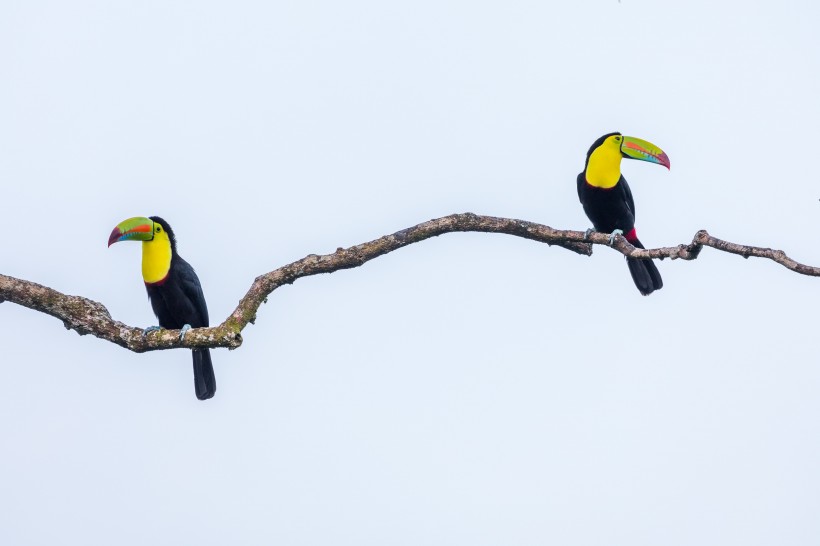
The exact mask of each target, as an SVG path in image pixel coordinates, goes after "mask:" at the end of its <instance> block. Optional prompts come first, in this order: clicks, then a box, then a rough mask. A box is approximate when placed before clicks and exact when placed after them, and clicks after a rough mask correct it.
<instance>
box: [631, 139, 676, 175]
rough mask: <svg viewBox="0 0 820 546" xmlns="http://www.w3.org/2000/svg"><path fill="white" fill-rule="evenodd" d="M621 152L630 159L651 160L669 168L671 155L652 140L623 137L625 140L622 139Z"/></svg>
mask: <svg viewBox="0 0 820 546" xmlns="http://www.w3.org/2000/svg"><path fill="white" fill-rule="evenodd" d="M621 153H622V154H623V156H624V157H628V158H629V159H640V160H641V161H649V162H650V163H657V164H658V165H663V166H664V167H666V168H667V169H668V168H669V156H668V155H666V153H665V152H664V151H663V150H661V149H660V148H658V147H657V146H655V145H654V144H652V143H651V142H648V141H646V140H642V139H640V138H635V137H628V136H625V137H623V140H621Z"/></svg>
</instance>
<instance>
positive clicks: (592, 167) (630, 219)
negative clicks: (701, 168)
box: [578, 133, 669, 296]
mask: <svg viewBox="0 0 820 546" xmlns="http://www.w3.org/2000/svg"><path fill="white" fill-rule="evenodd" d="M624 157H625V158H627V159H640V160H641V161H649V162H650V163H656V164H658V165H663V166H664V167H666V168H667V169H669V157H668V156H667V155H666V153H664V151H663V150H661V149H660V148H658V147H657V146H655V145H654V144H652V143H651V142H647V141H646V140H641V139H640V138H635V137H628V136H623V135H622V134H621V133H609V134H606V135H604V136H602V137H601V138H599V139H598V140H596V141H595V142H593V143H592V146H591V147H590V148H589V151H588V152H587V160H586V164H585V165H584V171H583V172H582V173H580V174H578V199H580V200H581V204H582V205H583V206H584V212H586V214H587V217H588V218H589V219H590V220H591V221H592V225H593V226H595V231H600V232H602V233H611V235H610V242H613V241H614V240H615V236H616V235H624V234H625V235H624V236H625V237H626V240H627V241H629V242H630V243H631V244H632V245H633V246H635V247H637V248H644V246H643V245H642V244H641V241H640V240H638V235H637V233H636V231H635V201H634V200H633V199H632V190H630V189H629V184H627V183H626V179H625V178H624V177H623V175H622V174H621V159H622V158H624ZM626 263H627V265H628V266H629V272H630V273H631V274H632V280H633V281H635V286H637V287H638V290H639V291H640V293H641V294H643V295H644V296H648V295H649V294H651V293H652V292H654V291H655V290H660V289H661V288H662V287H663V280H662V279H661V274H660V273H659V272H658V268H657V267H655V264H654V263H653V262H652V260H639V259H637V258H627V259H626Z"/></svg>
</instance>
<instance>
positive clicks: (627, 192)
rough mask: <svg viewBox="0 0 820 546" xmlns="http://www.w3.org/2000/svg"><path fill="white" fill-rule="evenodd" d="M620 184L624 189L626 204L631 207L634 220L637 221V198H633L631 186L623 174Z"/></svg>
mask: <svg viewBox="0 0 820 546" xmlns="http://www.w3.org/2000/svg"><path fill="white" fill-rule="evenodd" d="M618 185H619V186H620V187H621V188H622V189H623V191H624V200H626V206H627V207H629V211H630V212H631V213H632V221H633V222H634V221H635V200H634V199H633V198H632V190H631V189H630V188H629V184H627V183H626V178H624V175H621V180H619V181H618Z"/></svg>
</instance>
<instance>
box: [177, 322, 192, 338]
mask: <svg viewBox="0 0 820 546" xmlns="http://www.w3.org/2000/svg"><path fill="white" fill-rule="evenodd" d="M190 329H191V325H190V324H186V325H185V326H183V327H182V328H180V330H179V339H180V341H182V340H184V339H185V333H186V332H187V331H188V330H190Z"/></svg>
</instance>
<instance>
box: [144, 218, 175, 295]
mask: <svg viewBox="0 0 820 546" xmlns="http://www.w3.org/2000/svg"><path fill="white" fill-rule="evenodd" d="M154 226H155V227H154V238H153V239H152V240H150V241H143V242H142V279H143V280H144V281H145V282H146V283H155V282H159V281H161V280H163V279H164V278H165V277H167V276H168V271H170V269H171V254H172V253H171V240H170V239H169V238H168V233H166V231H165V230H164V229H160V230H159V231H158V230H157V229H156V227H157V226H159V224H154Z"/></svg>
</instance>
